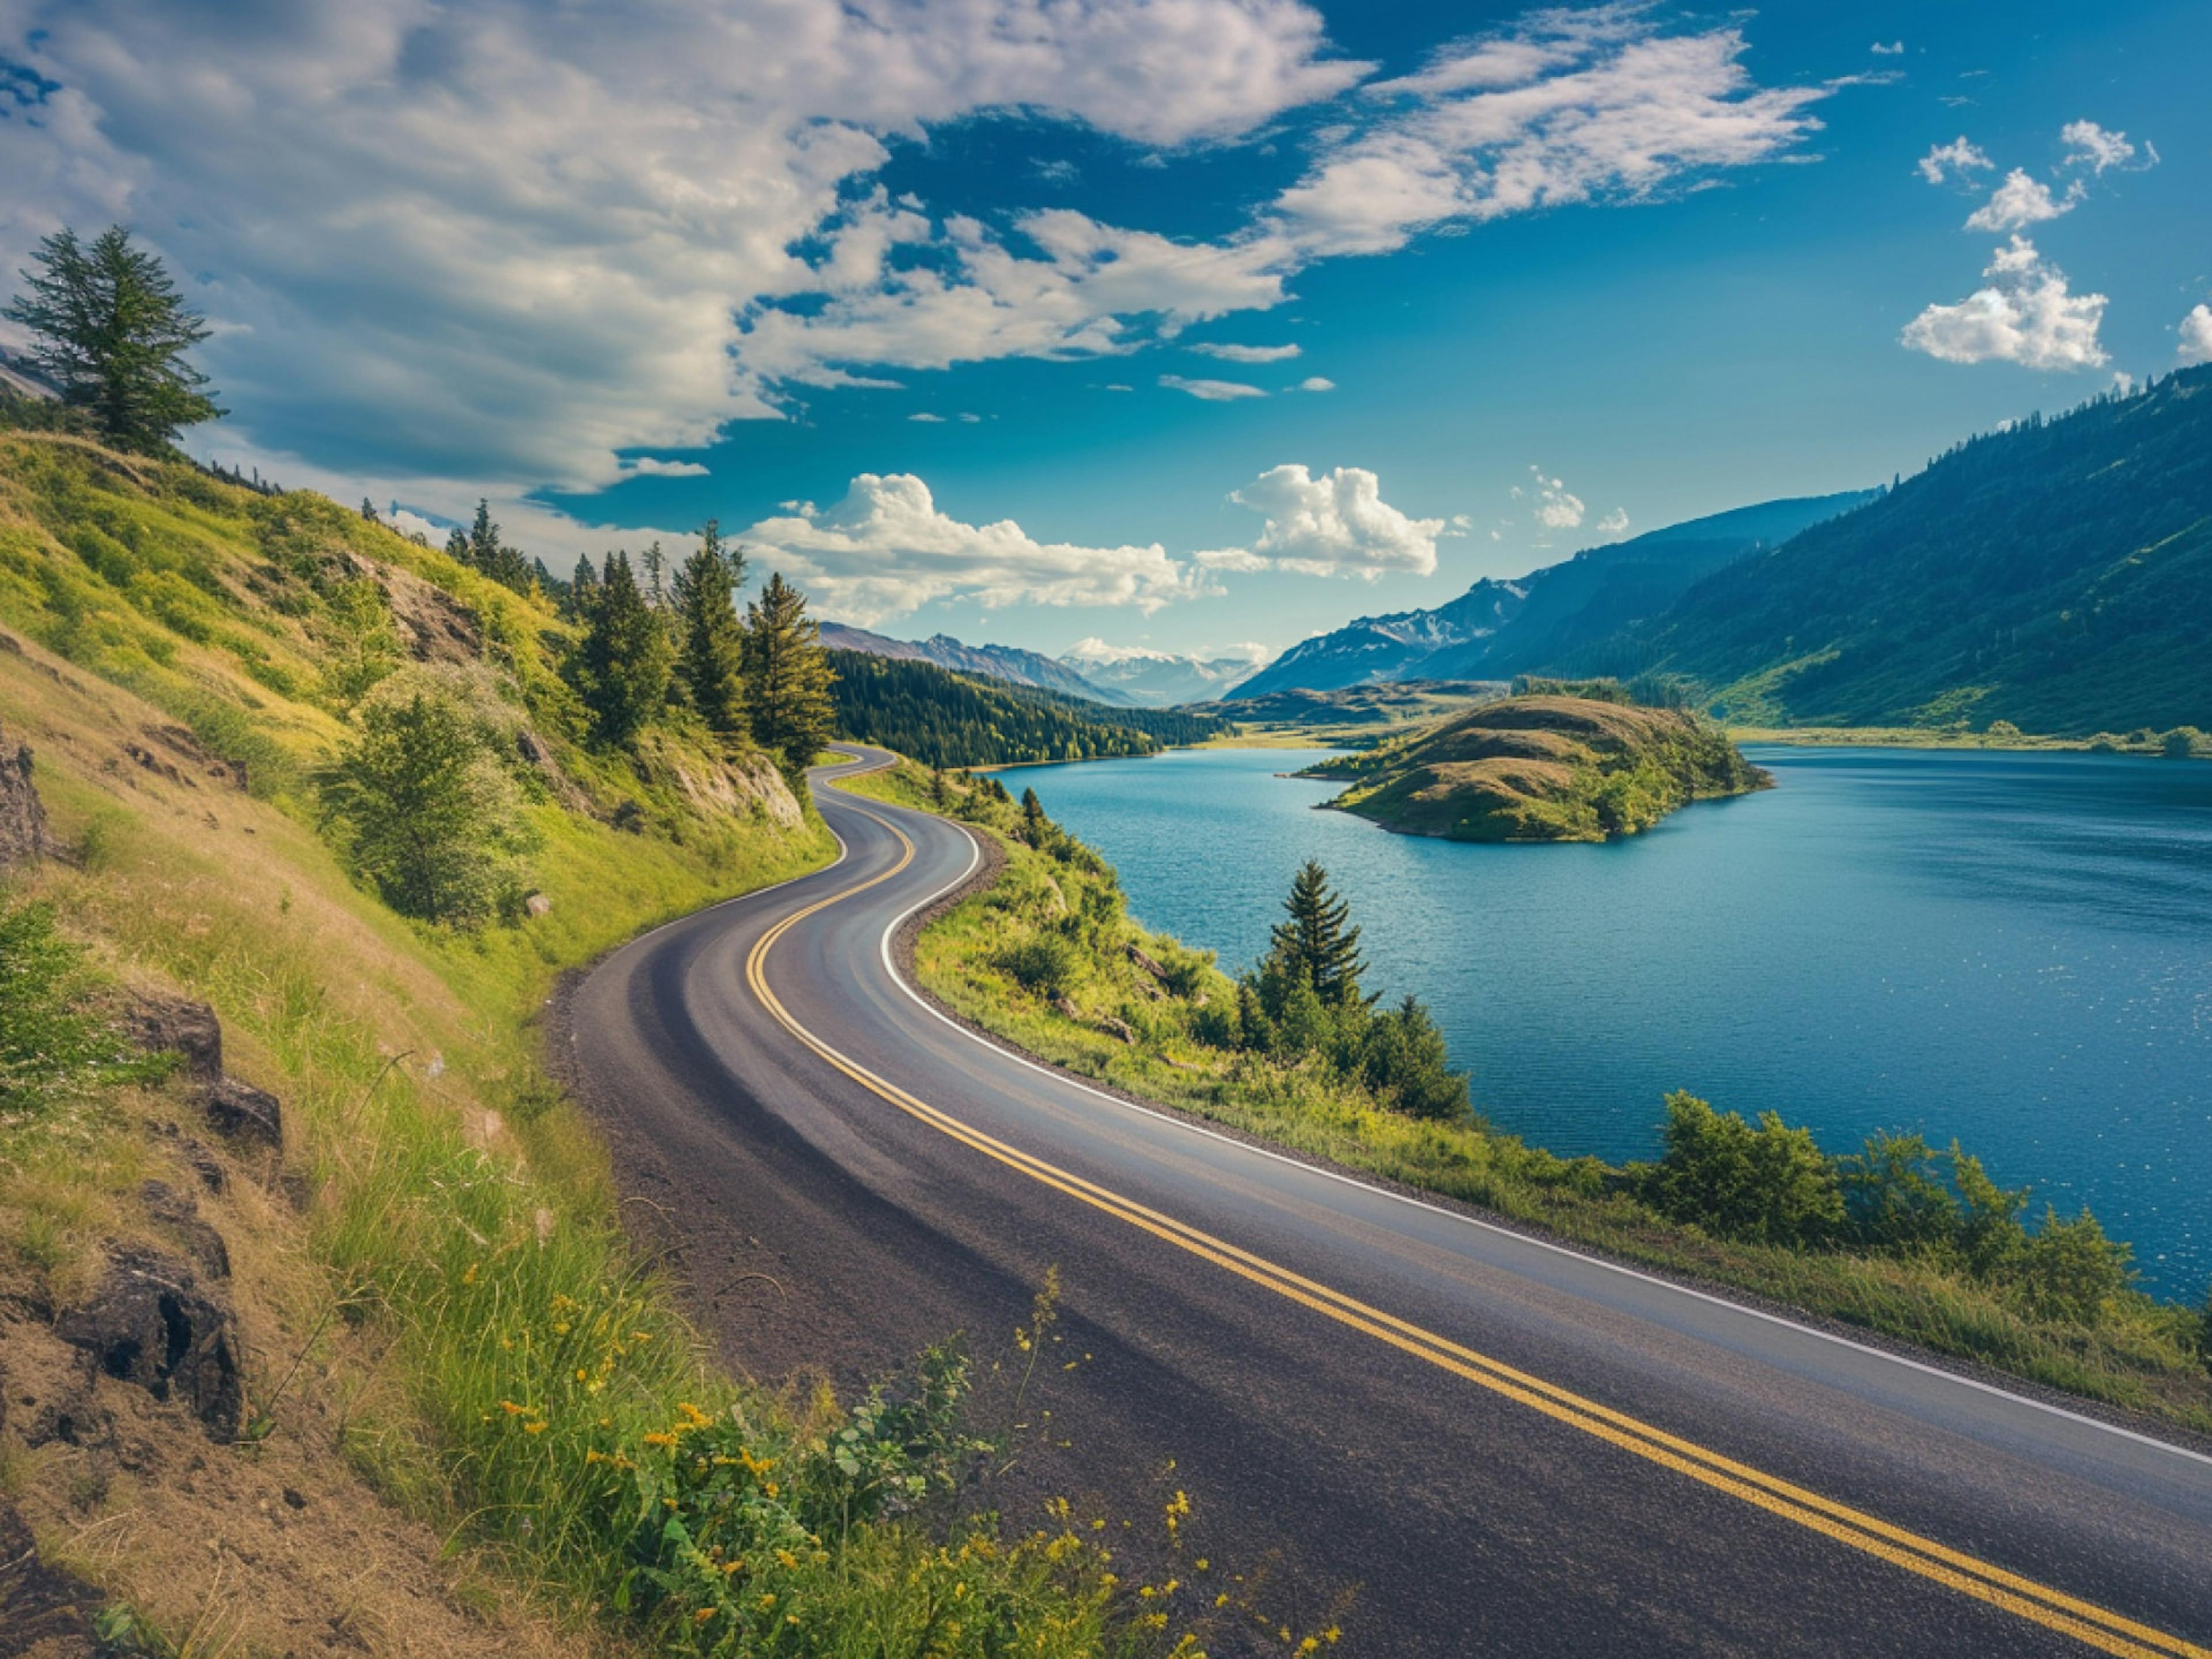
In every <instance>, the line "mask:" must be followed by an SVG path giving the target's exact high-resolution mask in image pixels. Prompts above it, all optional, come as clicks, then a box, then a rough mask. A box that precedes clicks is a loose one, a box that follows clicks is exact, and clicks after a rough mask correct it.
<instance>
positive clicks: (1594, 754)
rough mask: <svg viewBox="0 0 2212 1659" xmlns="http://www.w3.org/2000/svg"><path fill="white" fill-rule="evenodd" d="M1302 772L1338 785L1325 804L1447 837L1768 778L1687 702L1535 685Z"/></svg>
mask: <svg viewBox="0 0 2212 1659" xmlns="http://www.w3.org/2000/svg"><path fill="white" fill-rule="evenodd" d="M1304 775H1305V776H1308V777H1322V778H1336V779H1341V780H1343V781H1346V783H1347V784H1348V785H1349V786H1350V787H1347V788H1346V790H1345V792H1344V793H1342V794H1340V795H1339V796H1338V797H1337V798H1336V799H1334V800H1333V801H1330V802H1328V805H1331V806H1334V807H1339V808H1341V809H1342V810H1343V811H1348V812H1356V813H1358V815H1359V816H1360V817H1367V818H1372V819H1374V820H1375V821H1376V823H1380V824H1382V825H1383V827H1384V828H1385V829H1395V830H1397V831H1399V832H1400V833H1401V834H1403V835H1409V836H1443V837H1444V838H1445V839H1447V840H1451V841H1604V840H1607V839H1608V838H1609V837H1611V836H1632V835H1635V834H1637V833H1638V832H1639V831H1641V830H1644V829H1650V827H1651V826H1652V825H1653V824H1655V823H1657V822H1658V821H1659V820H1660V819H1661V818H1662V817H1666V816H1667V814H1668V813H1669V812H1671V811H1674V810H1675V808H1677V807H1680V806H1685V805H1688V804H1689V803H1690V802H1692V801H1693V800H1708V799H1713V798H1715V797H1717V796H1722V795H1740V794H1743V793H1747V792H1748V791H1750V790H1753V789H1759V788H1764V787H1765V786H1766V784H1767V783H1768V782H1769V779H1768V778H1767V776H1766V775H1765V773H1764V772H1761V771H1760V770H1759V769H1758V768H1757V767H1755V766H1753V765H1752V764H1751V763H1749V762H1747V761H1746V760H1745V759H1744V758H1743V757H1742V756H1741V754H1739V753H1737V752H1736V749H1735V745H1734V744H1731V743H1729V740H1728V738H1726V737H1725V736H1724V735H1723V734H1722V733H1721V732H1718V731H1717V730H1716V729H1715V728H1714V727H1713V726H1711V725H1710V724H1708V723H1707V722H1705V721H1704V720H1700V719H1699V718H1698V717H1697V716H1695V715H1693V714H1686V713H1683V712H1681V711H1680V710H1677V709H1671V708H1637V707H1635V706H1633V705H1631V704H1627V703H1624V702H1612V701H1601V700H1598V699H1595V698H1589V697H1568V696H1516V697H1509V698H1506V699H1504V700H1503V701H1502V702H1491V703H1485V704H1482V705H1480V706H1479V707H1477V708H1473V709H1471V710H1469V711H1468V713H1466V714H1462V715H1460V716H1458V717H1457V718H1455V719H1452V720H1444V721H1443V722H1441V723H1439V724H1437V725H1435V726H1426V727H1424V728H1422V729H1421V730H1419V731H1418V732H1412V733H1409V734H1408V735H1407V736H1406V737H1403V738H1398V739H1396V740H1395V741H1393V742H1389V743H1385V744H1381V745H1379V746H1378V747H1376V748H1375V749H1372V750H1369V751H1368V752H1367V753H1365V754H1364V755H1359V756H1356V757H1348V758H1344V759H1340V760H1334V761H1330V762H1328V763H1324V764H1322V765H1320V766H1316V767H1313V768H1310V769H1309V770H1308V771H1307V772H1306V773H1305V774H1304Z"/></svg>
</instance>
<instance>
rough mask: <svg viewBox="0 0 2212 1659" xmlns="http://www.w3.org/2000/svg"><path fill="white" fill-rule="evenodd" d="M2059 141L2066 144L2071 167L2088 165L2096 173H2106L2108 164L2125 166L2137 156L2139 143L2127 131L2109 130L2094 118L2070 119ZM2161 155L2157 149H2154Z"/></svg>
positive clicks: (2109, 165) (2110, 165) (2061, 130)
mask: <svg viewBox="0 0 2212 1659" xmlns="http://www.w3.org/2000/svg"><path fill="white" fill-rule="evenodd" d="M2058 139H2059V142H2060V143H2063V144H2064V145H2065V146H2066V162H2065V164H2066V165H2067V166H2068V167H2087V168H2088V169H2089V170H2090V171H2091V172H2092V173H2102V172H2104V171H2105V170H2106V168H2107V167H2125V166H2126V165H2127V164H2128V163H2129V162H2130V161H2134V160H2135V159H2136V147H2135V146H2134V145H2133V144H2131V143H2129V142H2128V135H2127V134H2126V133H2124V132H2108V131H2106V130H2105V129H2104V128H2103V127H2100V126H2099V125H2097V124H2096V123H2095V122H2094V121H2069V122H2068V123H2067V124H2066V125H2064V126H2063V127H2061V128H2060V129H2059V130H2058ZM2151 158H2152V159H2153V160H2154V161H2155V160H2156V159H2157V152H2156V151H2155V150H2154V151H2152V152H2151Z"/></svg>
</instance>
